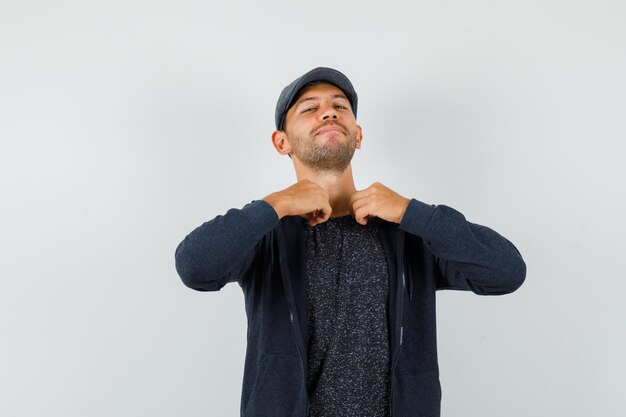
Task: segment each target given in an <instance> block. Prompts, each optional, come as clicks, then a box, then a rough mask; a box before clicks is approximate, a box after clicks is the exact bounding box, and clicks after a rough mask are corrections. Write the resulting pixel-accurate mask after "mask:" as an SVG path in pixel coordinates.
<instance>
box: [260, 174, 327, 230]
mask: <svg viewBox="0 0 626 417" xmlns="http://www.w3.org/2000/svg"><path fill="white" fill-rule="evenodd" d="M263 200H264V201H265V202H266V203H268V204H269V205H271V206H272V207H273V208H274V210H276V214H278V217H279V218H281V219H282V218H283V217H284V216H302V217H305V218H307V219H309V225H311V226H315V225H317V224H320V223H324V222H325V221H326V220H328V219H329V218H330V213H331V212H332V208H331V207H330V202H329V196H328V193H327V192H326V190H325V189H323V188H322V187H320V186H319V185H317V184H316V183H314V182H313V181H311V180H302V181H298V182H297V183H295V184H294V185H292V186H291V187H289V188H285V189H284V190H282V191H278V192H275V193H272V194H270V195H268V196H267V197H265V198H263Z"/></svg>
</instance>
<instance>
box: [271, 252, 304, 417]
mask: <svg viewBox="0 0 626 417" xmlns="http://www.w3.org/2000/svg"><path fill="white" fill-rule="evenodd" d="M279 245H280V247H279V253H278V261H279V262H280V267H281V273H282V275H283V285H285V291H286V293H287V294H289V295H287V303H288V304H289V321H290V322H291V329H292V330H293V336H294V339H295V340H294V341H295V343H296V349H298V355H300V363H301V364H302V375H303V377H304V405H305V406H304V417H307V416H308V414H309V394H308V392H307V390H308V389H307V364H306V363H305V362H304V354H303V353H302V350H301V349H300V345H301V344H302V346H303V347H304V342H303V341H302V340H300V339H301V338H300V332H299V330H298V329H297V328H296V323H295V320H294V319H293V309H294V308H295V301H294V300H293V293H292V290H291V283H290V282H289V277H288V276H287V274H286V273H287V268H286V265H285V263H284V262H283V257H282V252H284V250H285V247H284V244H283V242H282V241H279Z"/></svg>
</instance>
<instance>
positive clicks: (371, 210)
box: [350, 182, 411, 225]
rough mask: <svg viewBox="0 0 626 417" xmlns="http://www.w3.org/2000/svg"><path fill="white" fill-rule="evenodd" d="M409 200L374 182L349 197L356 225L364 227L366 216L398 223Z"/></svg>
mask: <svg viewBox="0 0 626 417" xmlns="http://www.w3.org/2000/svg"><path fill="white" fill-rule="evenodd" d="M410 202H411V200H409V199H408V198H404V197H402V196H401V195H400V194H398V193H396V192H395V191H393V190H391V189H389V188H387V187H385V186H384V185H382V184H381V183H379V182H375V183H374V184H372V185H370V186H369V187H367V188H366V189H364V190H361V191H357V192H356V193H354V194H352V196H350V210H351V211H352V215H353V216H354V218H355V219H356V221H357V223H359V224H362V225H366V224H367V218H368V216H370V217H371V216H374V217H380V218H381V219H383V220H387V221H389V222H394V223H400V222H401V221H402V217H403V216H404V212H405V211H406V208H407V207H408V205H409V203H410Z"/></svg>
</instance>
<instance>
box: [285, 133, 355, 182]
mask: <svg viewBox="0 0 626 417" xmlns="http://www.w3.org/2000/svg"><path fill="white" fill-rule="evenodd" d="M344 130H345V129H344ZM347 138H348V140H347V141H345V142H344V141H342V140H340V139H338V140H333V141H332V143H329V141H326V142H325V143H324V144H322V145H320V143H319V140H318V139H316V138H315V135H314V134H313V133H311V134H310V135H309V137H306V138H303V137H298V136H291V137H289V138H288V139H289V142H290V144H291V148H292V149H293V153H294V155H296V156H297V157H298V159H299V160H300V161H301V162H302V163H303V164H304V165H306V166H307V167H309V168H310V169H312V170H313V171H316V172H319V173H336V174H341V173H343V172H344V171H345V170H346V168H347V167H348V165H350V161H351V160H352V156H353V155H354V151H355V145H356V130H355V131H352V132H350V131H348V134H347Z"/></svg>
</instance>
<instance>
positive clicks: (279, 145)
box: [272, 130, 291, 155]
mask: <svg viewBox="0 0 626 417" xmlns="http://www.w3.org/2000/svg"><path fill="white" fill-rule="evenodd" d="M272 143H273V144H274V148H276V151H277V152H278V153H279V154H281V155H288V154H290V153H291V145H289V140H288V139H287V135H286V134H285V131H284V130H275V131H274V133H272Z"/></svg>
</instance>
